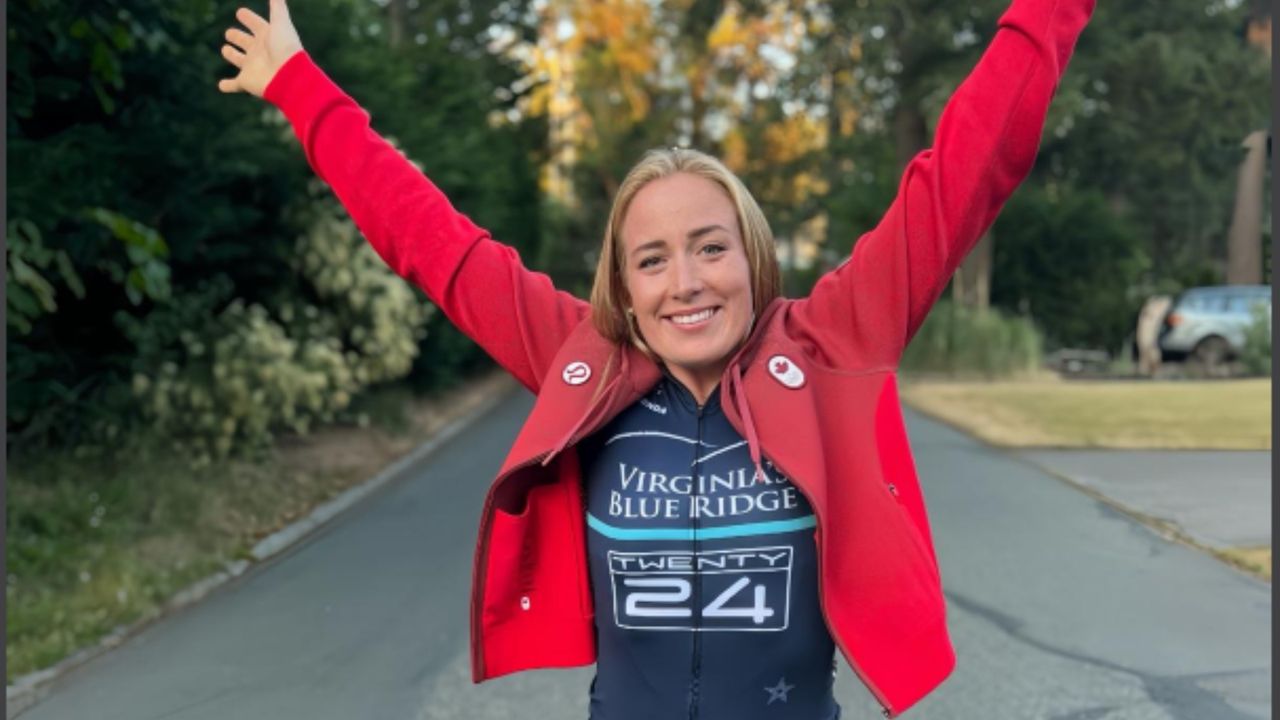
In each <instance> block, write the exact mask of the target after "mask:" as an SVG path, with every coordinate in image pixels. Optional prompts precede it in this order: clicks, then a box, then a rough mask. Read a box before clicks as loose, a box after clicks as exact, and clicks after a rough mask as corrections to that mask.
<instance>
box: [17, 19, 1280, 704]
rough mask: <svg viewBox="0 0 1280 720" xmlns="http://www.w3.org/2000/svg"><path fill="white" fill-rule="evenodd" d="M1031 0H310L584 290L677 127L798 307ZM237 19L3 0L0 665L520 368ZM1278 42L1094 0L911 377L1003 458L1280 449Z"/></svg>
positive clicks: (365, 73) (479, 216) (1248, 25)
mask: <svg viewBox="0 0 1280 720" xmlns="http://www.w3.org/2000/svg"><path fill="white" fill-rule="evenodd" d="M1007 5H1008V3H1007V2H1006V1H1005V0H972V1H967V2H941V1H940V0H920V1H918V2H903V1H902V0H892V1H890V0H852V1H847V2H838V3H831V2H817V1H816V0H774V1H770V0H762V1H754V0H741V1H738V0H727V1H717V2H702V1H701V0H672V1H670V2H662V3H657V2H649V1H648V0H588V1H585V2H569V1H568V0H536V1H533V2H525V1H523V0H457V1H455V2H434V1H430V0H294V2H293V3H291V7H292V16H293V19H294V22H295V24H296V26H297V28H298V30H299V34H300V35H301V38H302V40H303V43H304V45H305V46H306V48H307V50H308V51H309V52H310V54H311V55H312V57H313V58H315V59H316V61H317V63H318V64H319V65H320V66H321V67H322V68H324V69H325V71H326V72H327V73H328V74H329V75H330V76H331V77H333V78H334V79H335V81H336V82H337V83H338V84H339V85H340V86H341V87H343V89H345V90H346V91H347V92H348V93H349V94H351V95H352V96H353V97H354V98H355V99H356V100H357V101H358V102H359V103H360V104H361V105H362V106H364V107H365V108H366V109H367V110H368V111H369V112H370V113H371V115H372V118H373V126H374V129H375V130H377V131H378V132H380V133H381V134H383V135H384V136H386V137H388V138H389V139H390V140H391V141H392V142H393V143H395V144H396V145H397V146H398V147H400V148H401V149H402V150H403V151H404V152H405V153H406V154H407V155H408V156H409V157H410V158H411V159H412V160H414V161H415V163H416V164H418V165H419V166H420V167H421V168H422V169H423V170H424V171H425V172H426V173H427V174H428V175H429V176H430V177H431V178H432V179H433V180H434V181H435V182H436V183H437V184H438V185H439V186H440V187H441V188H442V189H444V191H445V192H446V193H447V194H448V195H449V197H450V198H451V200H452V201H453V203H454V205H455V206H456V207H458V208H459V209H460V210H462V211H463V212H465V213H466V214H468V215H469V216H470V217H472V218H473V219H475V220H476V221H477V222H478V223H479V224H481V225H482V226H484V227H486V228H488V229H489V230H490V231H491V232H492V233H493V234H494V236H495V237H496V238H498V239H499V240H501V241H503V242H506V243H508V244H510V245H512V246H514V247H516V248H517V249H518V250H519V251H520V253H521V255H522V257H523V258H524V260H525V263H526V264H527V265H528V266H530V267H531V268H534V269H538V270H542V271H544V272H547V273H549V274H550V275H551V276H552V278H553V279H554V280H555V282H556V283H557V285H559V286H560V287H562V288H564V289H566V290H569V291H570V292H573V293H574V294H577V295H579V296H583V297H585V296H586V294H587V293H588V291H589V288H590V282H591V277H592V272H593V268H594V264H595V260H596V255H597V252H598V246H599V243H600V239H601V235H602V229H603V225H604V218H605V215H606V213H607V210H608V207H609V202H610V199H611V198H612V196H613V194H614V192H615V190H616V188H617V186H618V183H619V182H620V180H621V178H622V177H623V175H624V174H625V173H626V171H627V169H628V168H629V167H630V166H631V165H632V164H633V163H634V162H635V161H636V160H637V159H638V158H639V156H640V155H641V153H642V152H643V151H644V150H646V149H648V148H651V147H656V146H669V145H682V146H691V147H696V148H699V149H703V150H706V151H708V152H711V153H713V154H715V155H717V156H718V157H721V158H723V160H724V161H725V162H726V163H727V164H728V165H729V167H730V168H732V169H733V170H734V171H736V172H737V173H739V174H740V176H741V177H742V178H743V180H744V181H745V182H746V184H747V186H748V187H749V188H750V189H751V190H752V191H753V193H754V194H755V195H756V197H757V198H758V200H759V201H760V203H761V205H762V206H763V208H764V210H765V213H766V216H767V217H768V218H769V220H770V222H771V224H772V227H773V230H774V233H775V234H776V236H777V241H778V253H779V256H780V258H781V259H782V262H783V268H784V274H785V284H786V294H787V295H789V296H793V297H794V296H802V295H804V294H806V293H807V292H808V289H809V288H810V287H811V285H812V284H813V282H814V281H815V280H816V279H817V278H818V277H819V276H820V275H821V274H822V273H823V272H825V271H827V270H828V269H830V268H832V267H834V266H835V265H836V264H838V263H839V262H840V260H841V259H842V258H844V257H845V256H846V255H847V254H848V253H849V251H850V249H851V247H852V245H853V243H854V242H855V241H856V239H857V238H858V237H859V236H860V235H861V234H862V233H864V232H866V231H867V230H869V229H871V228H872V227H873V226H874V225H875V223H876V222H877V221H878V219H879V217H880V215H881V213H883V211H884V210H885V209H886V208H887V207H888V205H889V203H890V201H891V199H892V198H893V196H894V194H895V192H896V189H897V185H898V180H899V178H900V174H901V171H902V168H903V167H904V165H905V164H906V163H907V161H908V160H909V159H910V158H911V157H912V156H914V155H915V154H916V153H917V152H919V151H921V150H922V149H924V148H926V147H928V145H929V144H930V143H931V133H932V128H933V127H934V125H935V123H936V120H937V117H938V114H939V112H940V111H941V109H942V107H943V105H944V103H945V101H946V100H947V98H948V97H949V96H950V94H951V92H952V91H953V90H954V89H955V87H956V85H957V84H958V83H959V82H960V81H961V80H962V79H963V78H964V76H965V75H966V74H967V73H968V71H969V70H970V69H971V68H972V67H973V65H974V63H975V62H976V60H977V58H978V56H979V55H980V53H981V52H982V50H983V49H984V48H985V47H986V45H987V43H988V42H989V41H990V39H991V36H992V34H993V33H994V31H995V28H996V20H997V18H998V17H999V15H1000V13H1001V12H1002V11H1003V10H1004V9H1005V8H1006V7H1007ZM237 6H238V5H237V4H235V3H230V2H215V1H213V0H169V1H167V2H162V3H158V2H143V1H142V0H99V1H97V2H93V3H67V2H58V1H56V0H15V1H14V2H10V3H8V4H7V18H8V110H7V140H8V150H9V189H8V193H9V194H8V208H9V210H8V217H7V220H6V222H7V225H6V233H7V235H6V237H7V241H8V243H7V244H8V247H7V251H6V261H7V271H8V289H7V296H6V303H7V305H6V307H7V311H8V321H7V323H8V324H7V362H8V365H7V376H6V382H7V387H8V404H7V429H8V434H7V449H8V456H9V469H10V471H11V472H10V475H9V485H8V488H7V494H8V509H7V521H8V536H7V540H8V544H7V548H6V557H7V562H8V576H7V579H6V580H7V582H6V597H7V598H8V600H9V611H8V613H9V615H8V620H9V643H8V645H7V649H6V653H7V658H8V678H9V679H10V680H12V679H13V678H14V677H16V676H19V675H22V674H24V673H30V672H32V671H34V670H37V669H39V668H42V667H47V666H49V665H51V664H53V663H56V662H57V661H59V660H60V659H62V658H64V657H66V656H67V655H68V654H70V653H72V652H73V651H74V650H76V649H77V648H80V647H84V646H86V645H90V644H92V643H94V642H96V641H98V639H100V638H101V637H102V636H104V635H105V634H107V633H109V632H110V631H111V630H112V629H113V628H117V627H120V626H121V625H122V624H125V623H128V622H132V621H134V620H136V619H137V618H140V617H144V616H146V615H147V613H150V612H154V611H155V610H156V609H157V608H159V607H161V606H162V605H163V603H164V602H165V601H166V599H167V598H170V597H171V596H172V595H173V593H174V592H176V591H177V590H178V589H180V588H182V587H185V586H187V585H188V584H190V583H191V582H193V581H194V580H196V579H198V578H201V577H204V576H207V575H208V574H209V573H210V572H212V571H213V570H214V569H217V568H219V567H222V566H223V564H224V563H226V562H227V561H229V560H234V559H236V558H243V557H245V556H246V552H247V550H246V548H248V547H250V546H251V545H252V544H253V543H254V542H255V541H256V540H257V539H260V538H261V537H263V536H264V535H266V534H268V533H269V532H271V531H272V530H274V529H276V528H279V527H281V526H283V525H285V524H287V523H288V522H290V521H291V520H293V519H296V518H297V517H300V516H302V515H303V514H305V513H306V512H308V511H309V509H310V508H312V507H314V506H315V505H316V504H317V503H318V502H320V501H322V500H324V499H326V498H329V497H332V496H333V495H334V494H336V493H337V492H340V491H341V490H342V489H344V488H346V487H350V486H352V485H354V484H356V483H358V482H360V481H362V480H363V479H365V478H367V477H369V476H370V475H372V474H373V472H375V471H376V470H377V469H378V468H379V467H381V466H382V465H384V464H385V463H386V462H388V461H390V460H391V459H393V458H395V457H397V456H398V455H400V454H403V453H404V452H405V451H406V450H407V449H408V448H411V447H413V446H414V445H416V444H417V443H418V442H420V441H421V438H422V437H425V436H426V434H429V433H430V432H432V431H434V429H435V428H437V427H439V426H440V424H441V423H443V422H445V421H447V420H448V419H449V418H451V417H453V416H454V415H453V414H451V413H454V414H456V413H458V412H461V410H459V409H458V408H463V409H465V408H467V407H472V406H473V404H474V402H475V400H474V398H475V397H477V396H480V395H483V394H485V393H490V392H495V390H494V388H495V387H497V385H495V383H496V382H498V381H496V380H494V376H493V374H492V370H493V368H492V365H490V364H489V363H488V361H487V359H486V358H485V357H484V356H483V355H482V353H480V352H479V351H478V349H477V348H476V347H475V346H474V345H472V344H471V343H470V342H469V341H468V340H467V339H466V338H464V337H462V336H460V335H459V334H458V333H457V332H455V331H454V330H453V329H452V328H451V327H450V326H449V325H448V324H447V322H446V321H445V319H444V318H443V316H442V315H441V314H440V313H438V312H436V311H435V309H434V308H433V307H432V306H430V304H429V303H428V302H427V301H426V299H425V297H424V296H423V294H422V293H421V292H420V291H418V290H416V289H415V288H412V287H411V286H410V285H408V284H407V283H405V282H403V281H402V280H400V279H399V278H396V277H394V276H393V275H392V274H391V273H390V271H389V270H388V269H387V268H386V267H385V266H383V264H382V263H381V262H380V261H379V260H378V259H377V257H376V256H375V255H374V253H373V252H372V251H371V250H370V249H369V248H367V247H366V246H365V244H364V241H363V240H362V238H361V237H360V235H359V233H358V232H357V231H356V230H355V228H354V227H353V225H352V223H351V222H350V220H349V219H348V217H347V215H346V213H345V211H344V210H343V209H342V208H341V206H339V205H338V204H337V202H336V201H335V199H334V198H333V196H332V195H331V193H329V191H328V190H327V188H326V187H325V186H324V185H323V183H321V182H320V181H319V180H317V179H315V177H314V175H313V173H312V172H311V170H310V168H309V167H308V166H307V164H306V161H305V158H304V156H303V154H302V151H301V148H300V147H299V145H298V143H297V141H296V138H295V137H294V135H293V133H292V130H291V129H290V128H289V126H288V125H287V123H286V122H285V120H284V118H283V116H282V115H281V114H280V113H279V112H277V111H276V110H275V109H274V108H273V107H272V106H270V105H268V104H267V103H265V102H263V101H261V100H258V99H256V98H252V97H250V96H247V95H230V96H229V95H224V94H222V93H220V92H218V91H217V89H216V83H217V80H218V79H219V78H223V77H229V76H231V75H233V74H234V73H233V72H232V71H233V68H231V67H230V66H229V65H228V64H227V63H226V62H225V61H224V60H223V59H222V58H221V56H220V55H219V52H218V49H219V47H220V46H221V44H222V42H223V40H222V33H223V31H224V30H225V29H226V28H227V27H229V26H231V25H232V24H233V22H234V18H233V15H234V11H235V8H236V7H237ZM249 7H252V8H253V9H254V10H255V11H257V12H259V13H261V14H263V15H265V14H266V7H265V3H257V4H250V5H249ZM1270 49H1271V8H1270V4H1269V3H1266V2H1261V1H1253V0H1161V1H1160V2H1155V1H1154V0H1132V1H1126V2H1102V3H1099V6H1098V8H1097V11H1096V13H1095V15H1094V19H1093V20H1092V21H1091V23H1090V25H1089V27H1088V28H1087V29H1086V31H1085V32H1084V35H1083V36H1082V38H1081V40H1080V41H1079V44H1078V46H1077V48H1076V51H1075V56H1074V58H1073V59H1072V61H1071V64H1070V67H1069V69H1068V71H1067V73H1066V76H1065V79H1064V81H1063V84H1062V85H1061V87H1060V88H1059V90H1058V93H1057V96H1056V99H1055V100H1054V103H1053V106H1052V108H1051V110H1050V114H1049V117H1048V122H1047V125H1046V128H1045V132H1044V137H1043V144H1042V150H1041V152H1040V155H1039V158H1038V161H1037V163H1036V166H1035V169H1034V171H1033V173H1032V175H1031V176H1030V177H1029V178H1028V179H1027V181H1026V182H1025V183H1024V184H1023V186H1022V187H1021V188H1020V189H1019V190H1018V191H1017V193H1016V194H1015V195H1014V196H1013V197H1012V199H1011V200H1010V202H1009V203H1008V205H1007V207H1006V209H1005V210H1004V211H1003V213H1002V214H1001V215H1000V217H999V219H998V220H997V221H996V223H995V225H994V227H993V228H992V229H991V231H990V232H989V233H988V234H987V235H986V236H985V237H984V239H983V240H982V242H981V243H980V245H979V247H978V249H977V250H976V251H975V252H974V254H973V255H972V256H971V258H970V259H969V260H968V261H966V263H965V264H964V266H963V267H962V268H961V270H960V271H959V273H958V274H957V276H956V278H955V279H954V280H953V282H952V284H951V288H950V289H949V290H948V292H947V294H946V295H945V297H944V300H943V302H942V303H940V305H939V306H938V307H937V308H936V309H935V311H934V313H933V314H932V315H931V316H930V319H929V320H928V322H927V323H926V325H925V327H924V329H923V330H922V331H921V333H920V335H919V336H918V337H917V339H916V341H915V342H914V343H913V344H912V346H911V348H909V354H908V357H907V359H906V360H905V362H904V367H905V369H907V370H908V371H910V373H909V375H908V382H907V386H908V387H907V391H906V393H905V397H906V399H907V401H908V402H909V403H912V404H914V405H916V406H917V407H919V408H921V409H924V410H926V411H928V412H930V413H931V414H934V415H936V416H939V417H945V418H950V419H951V420H953V421H954V422H956V423H958V424H962V425H966V423H967V425H966V427H967V428H968V429H969V430H971V431H972V432H974V433H977V434H978V435H979V436H983V437H987V438H988V439H989V440H991V441H992V442H999V443H1004V444H1007V445H1009V446H1011V447H1020V446H1044V445H1049V446H1054V447H1128V448H1201V449H1204V448H1209V449H1212V448H1234V449H1253V450H1262V449H1269V448H1270V443H1271V439H1270V432H1271V430H1270V401H1269V398H1270V378H1269V375H1270V368H1271V333H1270V290H1269V288H1268V287H1263V286H1266V285H1269V284H1270V282H1271V255H1270V248H1271V212H1270V203H1269V202H1266V201H1264V198H1269V197H1270V183H1271V173H1270V166H1271V163H1270V160H1269V153H1270V136H1269V134H1268V132H1267V131H1268V128H1269V127H1270V124H1271V117H1270V109H1269V108H1270V103H1269V99H1270V88H1271V73H1270V65H1271V63H1270V55H1271V50H1270ZM1242 378H1245V379H1242ZM1247 378H1252V379H1247ZM1073 379H1074V380H1073ZM1211 380H1212V381H1215V382H1209V381H1211ZM1099 393H1101V394H1099ZM469 403H471V404H469ZM1162 403H1163V404H1162ZM1135 407H1142V408H1145V409H1146V410H1147V412H1146V413H1145V414H1144V415H1142V416H1141V417H1134V416H1132V415H1131V414H1126V412H1127V411H1131V410H1132V409H1133V408H1135ZM1047 408H1048V409H1051V411H1047V410H1046V409H1047ZM983 433H985V435H984V434H983ZM325 453H327V454H325ZM1257 551H1259V548H1250V549H1249V552H1257ZM1265 552H1266V555H1265V562H1262V563H1261V564H1258V565H1256V567H1254V570H1253V571H1254V572H1258V573H1262V572H1264V569H1263V565H1265V566H1266V568H1265V573H1266V575H1267V577H1269V572H1270V570H1269V568H1270V549H1269V545H1268V546H1267V547H1266V548H1265ZM1240 562H1243V563H1247V562H1249V561H1248V560H1241V561H1240Z"/></svg>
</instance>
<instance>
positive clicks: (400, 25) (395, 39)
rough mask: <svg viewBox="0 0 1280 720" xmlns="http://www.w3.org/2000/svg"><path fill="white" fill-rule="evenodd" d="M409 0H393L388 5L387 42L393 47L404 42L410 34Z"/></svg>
mask: <svg viewBox="0 0 1280 720" xmlns="http://www.w3.org/2000/svg"><path fill="white" fill-rule="evenodd" d="M408 25H409V5H408V0H391V2H390V3H389V4H388V5H387V42H388V44H390V45H391V47H393V48H398V47H400V46H401V45H403V44H404V39H405V36H406V35H408V34H409V28H408Z"/></svg>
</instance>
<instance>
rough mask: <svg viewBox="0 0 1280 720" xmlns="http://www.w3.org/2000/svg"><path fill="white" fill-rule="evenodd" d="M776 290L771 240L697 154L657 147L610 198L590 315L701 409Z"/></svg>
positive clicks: (731, 180) (753, 211) (722, 173)
mask: <svg viewBox="0 0 1280 720" xmlns="http://www.w3.org/2000/svg"><path fill="white" fill-rule="evenodd" d="M744 228H745V229H746V230H745V232H744ZM779 285H780V281H779V274H778V262H777V257H776V255H775V254H774V250H773V234H772V233H771V232H770V230H769V225H768V223H767V222H766V221H765V219H764V214H763V213H762V212H761V211H760V208H759V206H758V205H757V204H756V202H755V199H754V198H752V197H751V194H750V193H749V192H747V190H746V188H745V187H743V186H742V183H741V182H740V181H739V180H738V179H737V178H736V177H735V176H734V175H733V173H731V172H730V171H729V170H728V169H727V168H726V167H724V165H722V164H721V163H720V162H719V161H718V160H716V159H714V158H712V157H710V156H708V155H705V154H703V153H700V152H697V151H694V150H681V149H678V148H673V149H669V150H665V149H664V150H653V151H650V152H649V154H647V155H646V156H645V158H644V159H643V160H641V161H640V163H639V164H638V165H637V166H636V167H635V168H634V169H632V171H631V172H630V173H629V174H628V176H627V178H626V179H625V180H624V181H623V183H622V186H621V188H620V189H619V191H618V195H617V197H616V198H615V199H614V206H613V213H612V215H611V217H610V219H609V222H608V230H607V231H606V234H605V239H604V246H603V248H602V250H601V253H600V263H599V265H598V266H597V268H596V286H595V291H594V292H593V293H592V297H591V301H592V313H593V316H594V318H595V321H596V327H597V328H598V329H599V330H600V332H601V334H602V335H604V336H605V337H606V338H609V339H611V340H615V341H619V342H621V341H629V342H632V343H635V344H636V345H637V346H638V347H640V348H641V349H643V350H644V351H645V352H647V353H649V354H650V355H651V356H652V357H654V358H655V359H661V360H662V361H663V362H664V363H665V365H666V368H667V370H668V371H669V372H670V373H671V374H672V375H673V376H675V377H676V379H678V380H679V381H680V382H681V383H683V384H684V385H685V387H687V388H688V389H689V390H690V391H691V392H692V393H693V395H694V397H695V398H696V399H697V401H698V404H700V405H701V404H704V403H705V402H706V400H707V398H708V397H709V396H710V395H711V391H712V390H713V389H714V388H715V386H716V385H717V384H718V383H719V381H720V377H721V375H723V373H724V368H725V366H726V365H727V364H728V362H729V358H730V357H731V356H732V355H733V353H734V351H735V350H737V349H738V347H740V346H741V345H742V344H743V343H744V342H746V340H747V337H748V336H749V335H750V333H751V329H752V326H753V325H754V323H755V317H756V310H757V308H763V307H765V306H767V305H768V304H769V303H771V302H773V300H774V298H775V297H777V295H778V287H779Z"/></svg>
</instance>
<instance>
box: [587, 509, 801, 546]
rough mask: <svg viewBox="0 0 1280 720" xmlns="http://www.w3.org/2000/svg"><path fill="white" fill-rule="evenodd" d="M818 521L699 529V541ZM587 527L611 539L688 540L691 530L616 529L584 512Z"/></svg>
mask: <svg viewBox="0 0 1280 720" xmlns="http://www.w3.org/2000/svg"><path fill="white" fill-rule="evenodd" d="M817 524H818V521H817V520H816V519H815V518H814V516H813V515H805V516H804V517H799V518H794V519H792V520H770V521H768V522H758V523H745V524H743V525H726V526H724V527H713V528H700V529H699V530H698V539H699V540H715V539H718V538H735V537H746V536H748V535H771V534H773V533H784V532H791V531H792V530H805V529H808V528H811V527H816V526H817ZM587 525H590V526H591V528H592V529H593V530H595V531H596V532H598V533H600V534H601V535H604V536H605V537H608V538H613V539H614V540H692V539H694V538H693V528H620V527H614V526H612V525H609V524H608V523H606V522H604V521H602V520H600V519H599V518H597V517H596V516H595V515H592V514H591V513H587Z"/></svg>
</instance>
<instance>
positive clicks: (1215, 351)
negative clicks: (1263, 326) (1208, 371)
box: [1160, 285, 1271, 368]
mask: <svg viewBox="0 0 1280 720" xmlns="http://www.w3.org/2000/svg"><path fill="white" fill-rule="evenodd" d="M1258 304H1261V305H1263V306H1264V307H1265V308H1266V311H1267V317H1268V318H1270V317H1271V287H1270V286H1269V285H1218V286H1212V287H1197V288H1191V289H1189V290H1185V291H1183V292H1182V293H1181V294H1180V295H1178V296H1177V297H1176V298H1174V301H1173V307H1172V308H1170V310H1169V313H1168V314H1167V315H1165V317H1164V322H1163V323H1162V326H1161V329H1160V354H1161V357H1162V358H1163V359H1164V360H1175V361H1176V360H1186V359H1192V360H1196V361H1198V362H1200V363H1202V364H1204V365H1205V367H1209V368H1212V367H1215V366H1217V365H1220V364H1222V363H1223V362H1225V361H1227V360H1230V359H1232V358H1234V357H1237V356H1239V355H1240V352H1241V351H1242V350H1243V349H1244V336H1245V329H1246V328H1248V327H1249V325H1250V324H1251V323H1252V322H1253V313H1252V308H1253V306H1254V305H1258Z"/></svg>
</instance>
